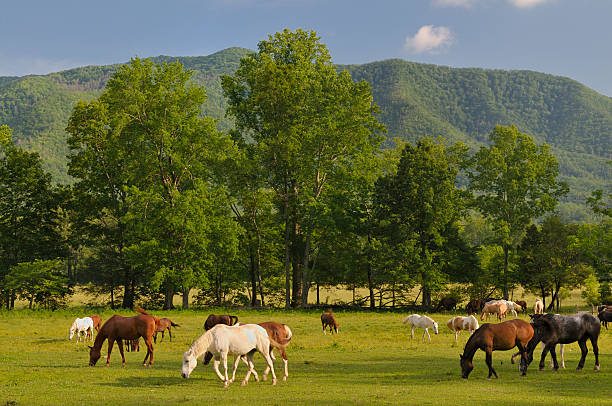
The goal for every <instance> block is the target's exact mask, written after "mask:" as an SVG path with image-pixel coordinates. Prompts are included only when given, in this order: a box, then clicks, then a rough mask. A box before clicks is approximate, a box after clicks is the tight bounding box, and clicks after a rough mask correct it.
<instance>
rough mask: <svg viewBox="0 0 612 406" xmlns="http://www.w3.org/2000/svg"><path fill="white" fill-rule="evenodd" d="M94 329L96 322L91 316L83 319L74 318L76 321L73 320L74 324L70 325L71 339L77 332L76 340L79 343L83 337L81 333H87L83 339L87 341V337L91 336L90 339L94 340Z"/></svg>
mask: <svg viewBox="0 0 612 406" xmlns="http://www.w3.org/2000/svg"><path fill="white" fill-rule="evenodd" d="M93 329H94V323H93V320H92V319H91V317H83V318H82V319H76V320H74V322H72V325H71V326H70V335H69V339H70V340H72V338H73V337H74V334H75V333H76V335H77V339H76V342H77V343H78V342H79V341H80V338H81V333H85V337H84V338H83V341H86V340H87V337H90V339H91V340H93Z"/></svg>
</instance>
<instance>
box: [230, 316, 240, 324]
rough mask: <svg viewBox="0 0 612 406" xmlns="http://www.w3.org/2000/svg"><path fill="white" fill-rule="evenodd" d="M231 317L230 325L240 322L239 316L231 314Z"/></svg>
mask: <svg viewBox="0 0 612 406" xmlns="http://www.w3.org/2000/svg"><path fill="white" fill-rule="evenodd" d="M229 319H230V326H233V325H235V324H236V323H238V316H229Z"/></svg>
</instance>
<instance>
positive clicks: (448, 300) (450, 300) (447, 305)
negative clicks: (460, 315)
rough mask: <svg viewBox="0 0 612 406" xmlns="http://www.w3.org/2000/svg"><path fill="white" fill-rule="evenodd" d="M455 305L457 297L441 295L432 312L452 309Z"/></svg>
mask: <svg viewBox="0 0 612 406" xmlns="http://www.w3.org/2000/svg"><path fill="white" fill-rule="evenodd" d="M456 306H457V299H455V298H454V297H451V296H447V297H443V298H442V299H440V302H439V303H438V305H437V306H436V309H435V310H434V313H438V312H439V311H440V310H441V309H444V310H453V309H455V307H456Z"/></svg>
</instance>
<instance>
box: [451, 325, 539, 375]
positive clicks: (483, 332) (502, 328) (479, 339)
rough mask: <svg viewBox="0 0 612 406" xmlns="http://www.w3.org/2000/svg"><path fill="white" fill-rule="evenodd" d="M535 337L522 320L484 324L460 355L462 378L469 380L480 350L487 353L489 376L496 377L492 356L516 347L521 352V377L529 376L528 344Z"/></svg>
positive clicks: (531, 328)
mask: <svg viewBox="0 0 612 406" xmlns="http://www.w3.org/2000/svg"><path fill="white" fill-rule="evenodd" d="M532 337H533V327H532V326H531V324H529V323H527V322H526V321H524V320H521V319H513V320H508V321H505V322H503V323H499V324H489V323H485V324H483V325H482V326H481V327H480V328H479V329H478V330H476V331H475V332H474V334H472V335H471V336H470V338H469V339H468V341H467V343H466V344H465V348H464V350H463V354H461V355H460V357H459V358H460V360H461V362H460V364H461V377H462V378H465V379H467V378H468V376H469V375H470V372H472V370H473V369H474V365H473V364H472V359H473V358H474V354H475V353H476V351H477V350H478V349H481V350H483V351H484V352H485V353H486V363H487V366H488V367H489V376H488V377H487V379H491V375H495V378H497V372H495V370H494V369H493V365H492V355H493V351H498V350H501V351H506V350H510V349H512V348H514V347H518V349H519V351H520V352H521V364H520V368H519V370H520V371H521V372H522V374H521V375H523V376H524V375H527V351H526V349H527V344H528V343H529V340H531V338H532Z"/></svg>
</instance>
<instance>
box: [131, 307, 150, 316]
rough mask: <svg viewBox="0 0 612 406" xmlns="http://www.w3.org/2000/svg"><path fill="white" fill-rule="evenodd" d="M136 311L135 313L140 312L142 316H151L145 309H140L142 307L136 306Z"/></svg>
mask: <svg viewBox="0 0 612 406" xmlns="http://www.w3.org/2000/svg"><path fill="white" fill-rule="evenodd" d="M134 311H135V312H138V313H140V314H144V315H146V316H150V314H149V313H147V312H146V311H145V309H143V308H142V307H140V306H134Z"/></svg>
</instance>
